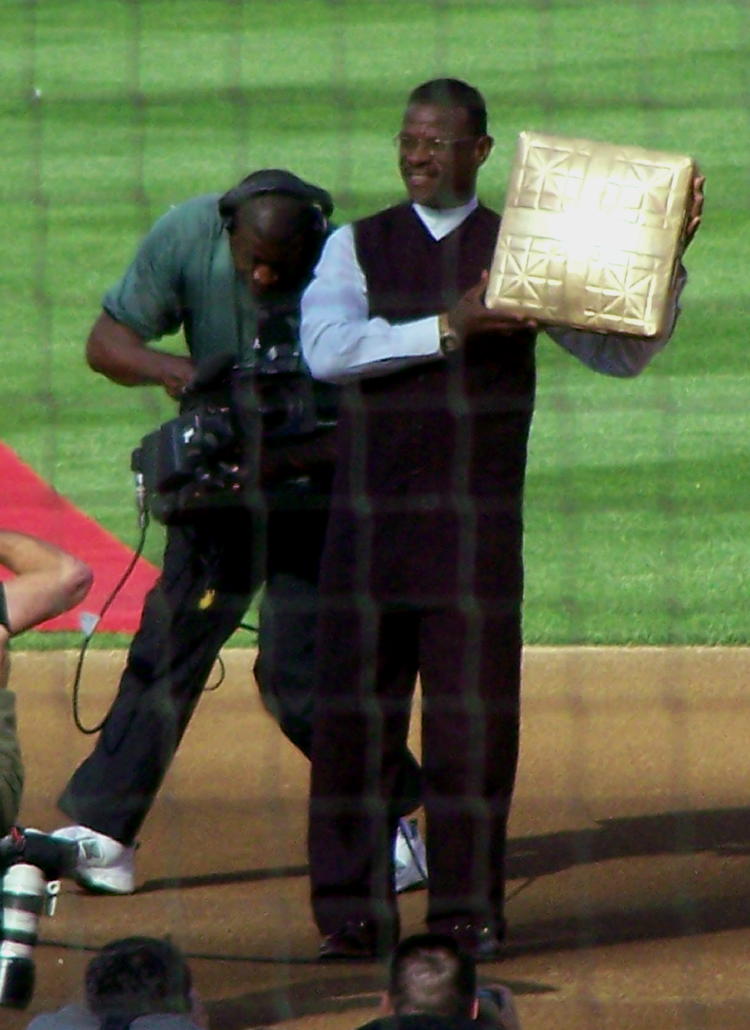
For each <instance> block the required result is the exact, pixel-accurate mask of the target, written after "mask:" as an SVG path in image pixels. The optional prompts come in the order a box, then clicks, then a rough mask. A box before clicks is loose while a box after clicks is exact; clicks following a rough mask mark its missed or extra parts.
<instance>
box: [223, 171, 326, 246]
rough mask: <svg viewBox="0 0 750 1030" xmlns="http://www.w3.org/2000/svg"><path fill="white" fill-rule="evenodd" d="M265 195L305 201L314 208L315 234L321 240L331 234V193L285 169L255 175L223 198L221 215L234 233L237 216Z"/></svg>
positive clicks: (250, 176) (260, 172)
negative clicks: (254, 199)
mask: <svg viewBox="0 0 750 1030" xmlns="http://www.w3.org/2000/svg"><path fill="white" fill-rule="evenodd" d="M263 193H283V194H286V195H287V196H289V197H298V198H299V199H300V200H303V201H305V202H306V204H308V205H309V207H310V212H311V217H312V219H313V221H312V224H311V226H310V228H311V230H312V231H313V232H314V233H316V234H317V235H319V236H320V237H321V238H322V237H323V236H325V235H326V234H327V232H328V219H329V217H330V216H331V214H332V213H333V201H332V200H331V195H330V193H328V192H327V191H326V190H324V189H321V187H320V186H314V185H313V184H312V183H309V182H305V180H304V179H300V178H299V177H298V176H296V175H294V174H293V173H292V172H287V171H285V170H284V169H283V168H263V169H261V171H259V172H253V173H252V175H248V176H247V177H246V178H245V179H243V180H242V182H240V183H239V184H238V185H237V186H233V187H232V189H231V190H228V191H227V192H226V193H225V194H224V196H223V197H220V198H219V214H220V215H221V217H222V219H223V221H224V225H225V226H226V228H227V230H228V231H229V232H230V233H231V232H233V230H234V227H235V224H236V219H237V212H238V211H239V209H240V208H241V207H242V206H243V204H245V203H246V202H247V201H248V200H250V198H251V197H258V196H260V195H261V194H263Z"/></svg>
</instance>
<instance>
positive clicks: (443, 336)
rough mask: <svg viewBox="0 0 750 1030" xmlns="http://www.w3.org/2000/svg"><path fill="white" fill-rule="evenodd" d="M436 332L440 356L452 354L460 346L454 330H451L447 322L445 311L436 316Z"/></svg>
mask: <svg viewBox="0 0 750 1030" xmlns="http://www.w3.org/2000/svg"><path fill="white" fill-rule="evenodd" d="M438 332H439V333H440V353H441V354H452V353H453V352H454V351H456V350H458V348H459V347H460V346H461V341H460V340H459V338H458V333H457V332H456V330H455V329H452V328H451V324H450V322H449V321H448V315H447V313H446V312H445V311H442V312H441V313H440V314H439V315H438Z"/></svg>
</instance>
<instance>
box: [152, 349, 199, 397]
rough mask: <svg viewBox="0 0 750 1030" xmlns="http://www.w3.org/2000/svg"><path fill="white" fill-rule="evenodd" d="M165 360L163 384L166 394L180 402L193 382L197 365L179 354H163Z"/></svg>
mask: <svg viewBox="0 0 750 1030" xmlns="http://www.w3.org/2000/svg"><path fill="white" fill-rule="evenodd" d="M160 357H161V358H163V359H165V360H164V367H163V370H162V379H161V383H162V386H163V387H164V389H165V390H166V392H167V393H168V394H169V396H170V397H172V398H173V399H174V400H176V401H178V400H180V398H181V397H182V395H183V393H184V392H185V390H186V389H187V387H188V386H189V385H190V383H191V382H192V381H193V377H194V376H195V365H194V364H193V362H192V361H191V360H190V358H185V357H182V356H181V355H179V354H161V355H160Z"/></svg>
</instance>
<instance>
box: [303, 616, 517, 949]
mask: <svg viewBox="0 0 750 1030" xmlns="http://www.w3.org/2000/svg"><path fill="white" fill-rule="evenodd" d="M520 657H521V633H520V612H519V611H518V609H517V607H515V606H509V607H508V608H507V609H506V610H504V611H503V610H499V611H498V610H493V609H492V606H488V605H485V606H483V605H482V604H477V605H475V606H474V607H472V606H465V607H461V606H459V605H456V606H446V607H444V608H437V609H433V610H429V609H413V610H408V609H407V608H406V607H405V606H404V605H402V606H400V608H397V609H393V608H389V607H388V606H387V605H377V604H367V605H364V604H362V605H360V606H350V607H349V608H348V610H347V608H346V607H343V608H342V607H338V608H337V607H336V606H335V605H331V606H328V605H327V604H326V603H324V605H323V608H322V612H321V619H320V636H319V653H318V658H319V682H318V695H317V697H316V707H315V728H314V737H313V753H312V780H311V798H310V823H309V853H310V879H311V888H312V904H313V910H314V914H315V918H316V921H317V924H318V927H319V928H320V930H321V932H322V933H323V934H328V933H331V932H333V931H334V930H336V929H337V928H338V927H340V926H341V925H342V924H343V923H345V922H346V921H347V920H350V919H354V920H361V919H365V920H370V921H372V922H374V923H375V924H377V926H378V927H380V928H381V929H382V930H383V932H384V935H385V936H384V939H386V940H388V939H390V938H391V937H392V936H393V934H394V931H396V932H397V928H398V914H397V911H396V906H395V900H394V897H393V877H392V869H391V855H392V839H393V834H394V832H395V826H396V820H395V814H396V813H395V811H394V799H396V798H397V797H398V792H399V767H400V755H401V754H402V752H403V748H404V744H405V740H406V733H407V729H408V724H409V713H410V708H411V699H412V693H413V690H414V685H415V678H416V675H417V672H419V674H420V679H421V687H422V705H423V706H422V779H423V802H424V807H425V811H426V814H427V849H428V854H429V862H430V882H429V888H428V889H429V899H428V911H427V922H428V925H429V926H430V928H431V929H433V930H435V931H439V932H449V931H450V927H451V926H452V925H453V924H454V923H463V924H466V923H469V924H476V925H484V924H489V925H491V926H494V927H496V929H497V931H498V932H499V933H502V928H503V893H504V881H505V869H504V866H505V843H506V829H507V819H508V812H509V808H510V802H511V795H512V791H513V783H514V778H515V772H516V763H517V756H518V716H519V712H518V708H519V680H520Z"/></svg>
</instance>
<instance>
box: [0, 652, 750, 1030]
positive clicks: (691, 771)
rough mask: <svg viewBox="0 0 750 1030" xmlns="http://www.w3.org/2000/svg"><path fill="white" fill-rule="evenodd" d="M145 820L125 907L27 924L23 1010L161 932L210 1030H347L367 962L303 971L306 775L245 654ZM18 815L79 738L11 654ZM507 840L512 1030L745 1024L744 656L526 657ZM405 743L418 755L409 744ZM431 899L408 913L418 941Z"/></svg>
mask: <svg viewBox="0 0 750 1030" xmlns="http://www.w3.org/2000/svg"><path fill="white" fill-rule="evenodd" d="M225 659H226V663H227V679H226V681H225V682H224V683H223V684H222V685H221V687H220V689H218V690H217V691H216V692H214V693H207V694H206V695H205V697H204V698H203V700H202V701H201V704H200V707H199V710H198V712H197V714H196V717H195V718H194V720H193V723H192V725H191V727H190V729H189V730H188V733H187V736H186V738H185V741H184V744H183V747H182V749H181V751H180V754H179V756H178V759H177V761H176V762H175V764H174V766H173V769H172V771H171V773H170V775H169V778H168V780H167V783H166V784H165V787H164V789H163V791H162V794H161V795H160V798H159V801H158V803H157V805H156V807H155V808H154V811H153V813H152V815H151V817H150V819H149V820H148V822H147V824H146V826H145V827H144V832H143V835H142V847H141V851H140V853H139V856H138V875H139V881H140V884H141V886H140V889H139V890H138V892H137V893H136V894H135V895H133V896H132V897H129V898H103V897H101V898H99V897H91V896H87V895H85V894H83V893H80V892H78V891H77V889H76V888H75V887H73V886H70V885H66V886H65V887H64V888H63V893H62V895H61V898H60V901H59V905H58V912H57V914H56V915H55V916H54V918H51V919H44V920H43V922H42V925H41V941H40V943H39V945H38V947H37V949H36V952H35V958H36V963H37V989H36V993H35V997H34V1000H33V1003H32V1006H31V1008H30V1009H29V1011H28V1012H26V1013H24V1014H21V1013H13V1012H10V1011H3V1012H2V1013H0V1021H1V1022H0V1025H2V1026H3V1027H5V1026H7V1027H8V1030H20V1028H21V1027H25V1026H26V1024H27V1022H28V1020H29V1018H30V1016H31V1015H32V1014H34V1013H35V1012H38V1011H42V1010H47V1009H50V1008H56V1007H58V1006H59V1005H61V1004H63V1003H65V1002H66V1001H68V1000H71V999H73V998H75V997H78V996H79V993H80V983H81V978H82V970H83V968H84V966H85V964H86V962H87V961H88V959H89V957H90V955H91V951H92V949H96V948H97V947H98V946H99V945H101V944H102V943H104V942H105V941H107V940H110V939H112V938H113V937H118V936H124V935H127V934H131V933H147V934H165V933H169V934H171V935H172V937H173V938H174V939H175V940H176V941H177V942H178V943H179V944H180V945H181V946H182V947H183V948H184V949H185V950H186V951H187V952H188V953H189V954H190V955H191V956H193V960H192V965H193V968H194V971H195V974H196V980H197V983H198V986H199V989H200V991H201V993H202V995H203V996H204V998H205V999H206V1001H207V1003H208V1009H209V1013H210V1015H211V1020H212V1027H213V1030H245V1028H248V1027H258V1026H279V1025H283V1027H284V1028H288V1030H292V1028H293V1030H298V1028H299V1030H303V1028H304V1030H318V1028H320V1030H322V1028H323V1027H326V1028H333V1030H349V1028H353V1027H356V1026H358V1025H359V1024H361V1023H363V1022H364V1021H365V1020H367V1019H368V1018H370V1017H371V1016H372V1015H373V1010H374V1006H375V1004H376V1001H377V994H378V991H379V989H380V987H381V985H382V977H383V973H382V969H381V968H379V967H378V966H377V965H375V964H372V965H370V964H361V965H360V964H357V965H341V964H336V965H327V966H320V965H317V964H316V963H315V962H314V955H315V952H316V946H317V936H316V933H315V931H314V927H313V925H312V921H311V918H310V912H309V905H308V897H307V877H306V865H305V861H306V860H305V801H306V790H307V765H306V763H305V761H304V760H303V759H302V758H301V757H300V756H299V755H298V754H297V753H296V752H294V750H293V749H292V747H291V746H290V745H289V744H288V743H287V742H286V741H285V740H284V738H283V737H282V736H281V734H280V733H279V731H278V730H277V729H276V727H275V726H274V724H273V723H272V722H271V721H270V719H269V718H268V716H267V715H266V714H265V713H264V712H263V710H262V709H261V706H260V704H259V702H258V699H257V694H256V691H255V689H254V687H253V686H252V682H251V673H250V669H251V667H252V655H251V654H250V653H249V652H242V651H228V652H225ZM121 662H122V654H121V653H116V654H109V653H104V652H93V653H91V654H90V656H89V658H88V659H87V663H86V667H85V674H84V682H83V685H82V715H83V719H84V721H85V722H88V723H94V722H95V721H96V720H97V719H98V718H99V717H100V716H101V714H103V712H104V711H105V710H106V707H107V703H108V700H109V698H110V696H111V693H112V691H113V689H114V686H115V683H116V679H117V675H118V672H119V668H120V664H121ZM13 663H14V665H13V674H12V683H13V685H14V686H15V688H16V689H17V691H18V694H19V701H20V717H21V725H22V739H23V743H24V752H25V758H26V766H27V789H26V794H25V799H24V807H23V813H22V816H23V821H24V822H25V823H26V824H27V825H33V826H39V827H42V828H45V829H51V828H53V827H54V826H57V825H60V816H59V815H58V814H57V813H56V811H55V807H54V802H55V798H56V796H57V793H58V791H59V789H60V788H61V786H62V784H63V783H64V782H65V779H66V778H67V775H68V774H69V773H70V771H71V770H72V769H73V767H74V765H75V764H76V762H77V761H78V760H79V759H80V758H81V757H83V756H84V755H85V754H86V753H87V751H88V749H89V747H90V745H91V740H90V739H89V738H86V737H84V736H82V735H81V734H79V733H78V732H77V731H76V730H75V728H74V726H73V722H72V717H71V710H70V684H71V681H72V674H73V668H74V663H75V656H74V655H72V654H70V653H46V654H44V653H33V654H31V653H28V654H26V653H18V652H16V653H15V654H14V658H13ZM524 680H525V682H524V709H523V723H524V725H523V736H522V758H521V767H520V773H519V780H518V787H517V792H516V799H515V805H514V812H513V818H512V823H511V845H510V855H509V874H510V880H509V904H508V917H509V922H510V939H509V949H508V956H507V957H506V958H505V959H504V960H503V961H502V962H498V963H495V964H491V965H488V966H486V967H483V976H484V978H485V979H486V980H488V981H492V980H497V979H501V980H502V981H503V982H505V983H508V984H510V986H511V987H512V988H513V989H514V990H515V991H516V994H517V998H518V1005H519V1009H520V1012H521V1017H522V1021H523V1026H524V1030H536V1028H551V1027H554V1028H555V1030H573V1028H575V1030H582V1028H589V1027H591V1028H593V1027H597V1028H607V1030H609V1028H630V1027H633V1028H657V1027H658V1028H659V1030H672V1028H677V1027H680V1028H682V1027H685V1028H688V1027H689V1028H691V1030H695V1028H703V1027H705V1028H713V1027H717V1028H718V1027H722V1028H725V1030H726V1028H730V1030H733V1028H740V1027H742V1028H746V1027H748V1026H750V803H749V802H748V791H749V789H750V782H749V777H748V757H747V745H746V739H747V729H748V726H750V693H749V692H748V684H749V683H750V649H748V650H745V649H739V648H737V649H718V648H717V649H707V648H706V649H702V648H699V649H687V650H682V649H680V650H677V649H675V650H671V649H648V648H647V649H633V650H629V649H607V648H585V649H562V650H552V649H530V650H528V651H527V653H526V656H525V670H524ZM415 745H416V746H418V741H417V740H416V739H415ZM424 903H425V896H424V892H416V893H413V894H411V895H408V896H406V897H404V898H403V899H402V904H401V909H402V918H403V923H404V930H405V932H413V931H416V930H418V929H421V927H422V923H421V920H422V918H423V914H424Z"/></svg>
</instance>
